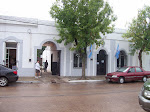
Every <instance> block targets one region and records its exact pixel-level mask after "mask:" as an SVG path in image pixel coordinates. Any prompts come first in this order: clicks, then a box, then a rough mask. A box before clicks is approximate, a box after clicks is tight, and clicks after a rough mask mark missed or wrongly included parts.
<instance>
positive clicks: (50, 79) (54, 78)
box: [17, 72, 105, 83]
mask: <svg viewBox="0 0 150 112" xmlns="http://www.w3.org/2000/svg"><path fill="white" fill-rule="evenodd" d="M93 81H105V76H104V75H103V76H90V77H86V80H81V77H71V76H69V77H60V76H58V75H51V73H48V72H47V73H46V72H44V73H42V75H41V77H40V78H38V79H36V78H35V77H19V79H18V81H17V82H21V83H66V82H93Z"/></svg>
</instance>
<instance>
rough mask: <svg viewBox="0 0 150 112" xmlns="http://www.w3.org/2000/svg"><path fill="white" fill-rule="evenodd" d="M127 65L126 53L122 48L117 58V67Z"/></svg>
mask: <svg viewBox="0 0 150 112" xmlns="http://www.w3.org/2000/svg"><path fill="white" fill-rule="evenodd" d="M124 66H127V55H126V53H125V52H124V51H123V50H122V51H120V54H119V58H118V59H117V68H121V67H124Z"/></svg>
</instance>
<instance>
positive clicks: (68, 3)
mask: <svg viewBox="0 0 150 112" xmlns="http://www.w3.org/2000/svg"><path fill="white" fill-rule="evenodd" d="M50 14H51V16H52V17H53V18H55V20H56V26H57V29H58V31H59V36H60V37H61V38H60V39H58V40H57V42H58V43H61V42H63V41H64V44H65V45H67V44H69V43H73V44H74V46H73V47H71V48H70V50H75V51H78V52H80V53H81V54H86V50H85V49H86V48H87V47H88V46H90V45H91V44H94V43H96V44H97V45H101V44H102V43H103V40H101V36H100V33H102V34H103V35H105V34H106V33H111V32H112V31H113V28H114V25H113V24H112V22H114V21H115V20H116V17H115V16H114V15H113V11H112V9H111V7H110V6H109V4H108V3H107V2H104V1H103V0H57V1H56V3H55V4H53V6H52V7H51V10H50Z"/></svg>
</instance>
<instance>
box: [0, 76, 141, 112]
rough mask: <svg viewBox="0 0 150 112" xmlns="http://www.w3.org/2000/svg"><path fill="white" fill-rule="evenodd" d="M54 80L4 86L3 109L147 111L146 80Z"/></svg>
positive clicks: (29, 111) (0, 111) (0, 100)
mask: <svg viewBox="0 0 150 112" xmlns="http://www.w3.org/2000/svg"><path fill="white" fill-rule="evenodd" d="M42 78H43V79H44V78H46V76H45V77H44V76H43V77H42ZM54 79H56V77H55V78H54ZM69 79H70V78H69ZM36 80H37V79H36ZM51 80H52V78H47V79H45V80H44V82H42V81H41V79H38V81H39V83H13V84H10V85H9V86H7V87H1V88H0V112H144V110H142V109H141V107H140V106H139V103H138V94H139V91H140V89H141V87H142V85H143V82H131V83H124V84H118V83H107V82H106V81H100V82H82V83H81V82H78V83H77V82H73V83H68V82H62V83H50V82H49V81H51ZM59 80H60V79H59ZM56 82H57V81H56Z"/></svg>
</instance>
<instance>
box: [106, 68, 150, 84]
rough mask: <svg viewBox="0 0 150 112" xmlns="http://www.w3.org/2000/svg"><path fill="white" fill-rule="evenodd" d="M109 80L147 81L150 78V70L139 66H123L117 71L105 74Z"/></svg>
mask: <svg viewBox="0 0 150 112" xmlns="http://www.w3.org/2000/svg"><path fill="white" fill-rule="evenodd" d="M105 78H106V80H107V81H108V82H110V81H111V82H119V83H124V82H127V81H138V80H142V81H143V82H146V81H147V79H148V78H150V71H145V70H143V69H142V68H141V67H138V66H128V67H122V68H120V69H119V70H117V71H116V72H113V73H108V74H107V75H106V76H105Z"/></svg>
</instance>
